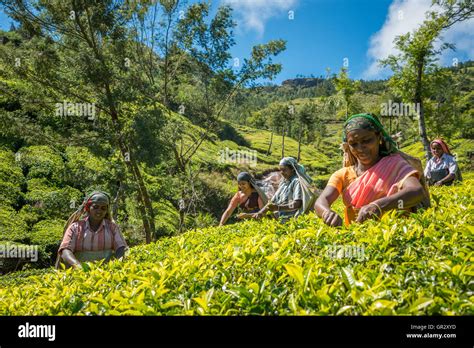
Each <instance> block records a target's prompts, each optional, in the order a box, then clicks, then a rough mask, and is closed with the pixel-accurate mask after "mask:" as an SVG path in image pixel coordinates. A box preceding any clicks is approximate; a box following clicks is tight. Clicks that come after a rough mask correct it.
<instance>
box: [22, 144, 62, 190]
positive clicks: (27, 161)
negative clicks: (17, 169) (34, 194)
mask: <svg viewBox="0 0 474 348" xmlns="http://www.w3.org/2000/svg"><path fill="white" fill-rule="evenodd" d="M18 156H19V157H18V158H19V163H20V166H21V168H22V169H23V170H24V171H25V172H26V173H27V174H26V175H27V176H26V177H27V179H32V178H47V179H49V180H51V181H53V182H55V183H60V182H62V178H63V176H64V169H65V166H64V161H63V159H62V157H61V156H60V154H58V153H56V152H55V151H54V150H53V149H52V148H51V147H49V146H43V145H42V146H28V147H23V148H21V149H20V150H19V151H18Z"/></svg>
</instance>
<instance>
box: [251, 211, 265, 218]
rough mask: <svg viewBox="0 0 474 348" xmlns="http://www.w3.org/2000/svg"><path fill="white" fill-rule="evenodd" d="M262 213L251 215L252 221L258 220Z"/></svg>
mask: <svg viewBox="0 0 474 348" xmlns="http://www.w3.org/2000/svg"><path fill="white" fill-rule="evenodd" d="M263 214H264V213H261V212H258V213H255V214H253V215H252V219H260V218H261V217H262V216H263Z"/></svg>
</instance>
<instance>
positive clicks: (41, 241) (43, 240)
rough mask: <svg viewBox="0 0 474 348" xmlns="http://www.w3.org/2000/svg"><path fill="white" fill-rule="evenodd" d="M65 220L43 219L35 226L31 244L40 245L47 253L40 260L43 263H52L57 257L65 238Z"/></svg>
mask: <svg viewBox="0 0 474 348" xmlns="http://www.w3.org/2000/svg"><path fill="white" fill-rule="evenodd" d="M65 224H66V221H65V220H43V221H40V222H38V223H37V224H36V225H34V226H33V229H32V230H31V232H30V244H34V245H39V246H41V249H42V250H44V252H45V254H44V255H43V257H42V258H41V259H40V260H39V261H40V263H41V264H43V265H51V264H52V262H53V260H54V259H55V258H56V253H57V251H58V249H59V245H60V244H61V241H62V238H63V230H64V225H65Z"/></svg>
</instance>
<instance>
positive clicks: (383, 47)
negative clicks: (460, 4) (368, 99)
mask: <svg viewBox="0 0 474 348" xmlns="http://www.w3.org/2000/svg"><path fill="white" fill-rule="evenodd" d="M431 10H436V8H434V7H431V0H394V1H393V2H392V4H391V5H390V7H389V9H388V13H387V17H386V19H385V23H384V24H383V26H382V28H381V29H380V30H379V31H378V32H377V33H375V34H374V35H373V36H372V37H371V38H370V46H369V49H368V51H367V56H368V58H369V67H368V68H367V69H366V70H365V71H364V73H363V77H364V78H366V79H370V78H377V77H381V75H383V74H384V72H386V71H384V70H383V69H382V68H380V67H379V66H378V62H377V60H379V59H383V58H386V57H388V56H389V55H390V54H396V53H397V50H396V49H395V47H394V44H393V40H394V39H395V37H396V36H398V35H403V34H406V33H408V32H411V31H413V30H415V29H416V28H418V26H419V25H420V24H421V23H422V22H423V21H424V19H425V13H426V12H427V11H431ZM473 25H474V20H469V21H465V22H462V23H458V24H455V25H454V26H453V27H451V28H449V29H448V30H447V31H446V32H445V33H444V35H443V38H444V40H443V41H444V42H450V43H454V44H456V48H457V50H458V51H463V52H467V53H468V54H469V57H470V58H471V59H472V57H474V55H473V53H474V48H473V47H472V46H473V45H472V34H471V33H473V32H474V27H473ZM446 54H447V52H446ZM446 54H445V55H444V58H445V57H446ZM441 62H444V63H445V62H446V61H445V59H443V57H441Z"/></svg>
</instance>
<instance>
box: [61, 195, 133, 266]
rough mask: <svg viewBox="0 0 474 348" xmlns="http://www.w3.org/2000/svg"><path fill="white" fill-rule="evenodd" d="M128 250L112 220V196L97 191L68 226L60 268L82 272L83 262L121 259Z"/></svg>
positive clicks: (88, 198)
mask: <svg viewBox="0 0 474 348" xmlns="http://www.w3.org/2000/svg"><path fill="white" fill-rule="evenodd" d="M126 248H127V243H126V242H125V239H124V238H123V236H122V233H121V232H120V228H119V226H118V225H117V224H116V223H115V222H114V221H113V219H112V214H111V211H110V197H109V195H108V194H107V193H105V192H101V191H94V192H92V193H91V194H90V195H89V196H88V197H86V199H85V200H84V202H83V203H82V204H81V206H80V207H79V209H78V210H77V211H76V212H74V213H73V214H72V215H71V216H70V218H69V220H68V221H67V223H66V227H65V231H64V237H63V241H62V243H61V245H60V247H59V250H58V257H57V259H56V268H60V265H61V263H64V264H65V265H66V267H71V266H72V267H75V268H82V262H86V261H99V260H105V261H109V260H110V259H111V258H112V257H115V258H117V259H120V258H122V257H123V256H124V254H125V249H126Z"/></svg>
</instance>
